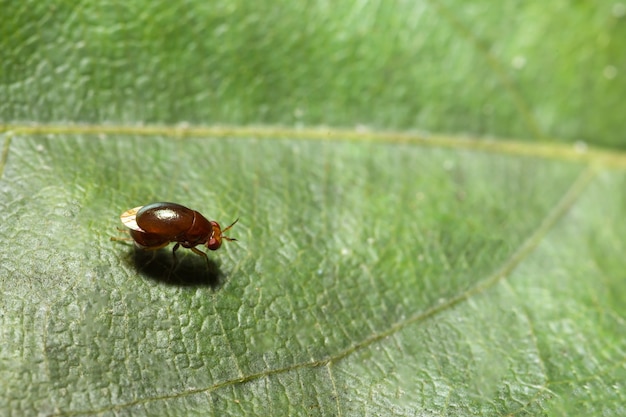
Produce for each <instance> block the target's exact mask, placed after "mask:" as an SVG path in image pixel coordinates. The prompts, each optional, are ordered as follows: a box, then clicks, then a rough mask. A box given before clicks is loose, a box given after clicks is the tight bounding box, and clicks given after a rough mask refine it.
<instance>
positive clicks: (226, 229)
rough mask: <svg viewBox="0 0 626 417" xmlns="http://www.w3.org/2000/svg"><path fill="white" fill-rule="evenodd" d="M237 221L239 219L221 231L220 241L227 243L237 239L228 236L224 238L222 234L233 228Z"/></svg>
mask: <svg viewBox="0 0 626 417" xmlns="http://www.w3.org/2000/svg"><path fill="white" fill-rule="evenodd" d="M238 221H239V217H237V220H235V221H234V222H232V223H231V224H230V225H229V226H228V227H227V228H225V229H223V230H222V239H226V240H228V241H229V242H236V241H237V239H235V238H232V237H228V236H224V232H226V231H228V229H230V228H231V227H233V226H234V225H235V224H236V223H237V222H238Z"/></svg>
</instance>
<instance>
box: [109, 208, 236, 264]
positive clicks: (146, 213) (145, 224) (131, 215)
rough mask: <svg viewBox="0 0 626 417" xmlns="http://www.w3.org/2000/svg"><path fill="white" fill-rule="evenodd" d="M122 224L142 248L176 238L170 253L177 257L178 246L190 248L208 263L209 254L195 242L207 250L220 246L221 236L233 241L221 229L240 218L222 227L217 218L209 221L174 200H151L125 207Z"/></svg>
mask: <svg viewBox="0 0 626 417" xmlns="http://www.w3.org/2000/svg"><path fill="white" fill-rule="evenodd" d="M120 220H122V223H123V224H124V226H126V227H128V228H129V229H130V230H129V232H130V236H131V237H132V239H133V240H134V241H135V245H137V246H138V247H140V248H142V249H151V250H155V249H160V248H162V247H165V246H167V245H168V244H169V243H171V242H176V245H174V249H173V250H172V253H173V254H174V259H176V251H177V250H178V248H179V247H180V246H182V247H183V248H188V249H191V250H192V251H193V252H194V253H197V254H198V255H200V256H203V257H204V258H205V259H206V261H207V265H208V264H209V258H208V256H207V254H206V253H204V252H202V251H201V250H198V249H197V248H196V246H198V245H205V246H206V247H207V248H208V249H210V250H217V249H219V248H220V246H222V240H227V241H236V240H237V239H233V238H230V237H228V236H225V235H224V232H226V231H227V230H229V229H230V228H231V227H233V226H234V225H235V223H237V221H239V219H237V220H235V221H234V222H233V223H232V224H231V225H230V226H228V227H227V228H225V229H223V230H222V228H221V227H220V225H219V223H218V222H216V221H213V220H211V221H209V220H207V219H206V217H204V216H203V215H202V214H200V213H199V212H197V211H195V210H192V209H190V208H187V207H185V206H181V205H180V204H176V203H165V202H161V203H152V204H148V205H146V206H139V207H135V208H132V209H130V210H126V211H125V212H124V213H122V215H121V216H120Z"/></svg>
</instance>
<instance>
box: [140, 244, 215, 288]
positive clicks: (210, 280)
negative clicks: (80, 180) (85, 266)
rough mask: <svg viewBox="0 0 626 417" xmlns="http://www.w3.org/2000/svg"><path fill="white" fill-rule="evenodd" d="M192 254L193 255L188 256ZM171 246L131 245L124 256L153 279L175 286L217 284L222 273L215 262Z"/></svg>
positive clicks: (210, 285)
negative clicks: (140, 246)
mask: <svg viewBox="0 0 626 417" xmlns="http://www.w3.org/2000/svg"><path fill="white" fill-rule="evenodd" d="M191 255H193V256H191ZM176 258H177V261H176V260H175V259H174V256H173V255H172V250H171V249H158V250H141V249H136V248H133V251H132V252H131V253H130V256H129V258H128V260H129V263H130V264H131V265H132V266H133V267H134V268H135V269H137V271H138V272H139V273H140V274H141V275H142V276H145V277H147V278H149V279H151V280H153V281H156V282H159V283H162V284H165V285H171V286H176V287H210V288H211V289H213V290H216V289H218V288H219V287H221V285H222V283H223V280H224V273H223V272H222V270H221V269H220V267H219V265H218V264H217V262H215V261H214V260H212V259H211V258H209V262H208V265H207V262H206V261H205V260H204V259H203V258H202V257H200V256H198V255H195V254H193V253H192V254H186V253H181V251H180V250H179V251H178V252H177V253H176Z"/></svg>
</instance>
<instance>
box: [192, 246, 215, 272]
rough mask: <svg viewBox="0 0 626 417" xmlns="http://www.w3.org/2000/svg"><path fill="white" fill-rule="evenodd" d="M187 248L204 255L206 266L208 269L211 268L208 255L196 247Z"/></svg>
mask: <svg viewBox="0 0 626 417" xmlns="http://www.w3.org/2000/svg"><path fill="white" fill-rule="evenodd" d="M189 249H191V250H192V251H193V252H194V253H197V254H198V255H200V256H204V260H205V261H206V266H207V268H209V270H210V269H211V264H210V263H209V257H208V256H207V255H206V253H204V252H202V251H201V250H199V249H196V248H189Z"/></svg>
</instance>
